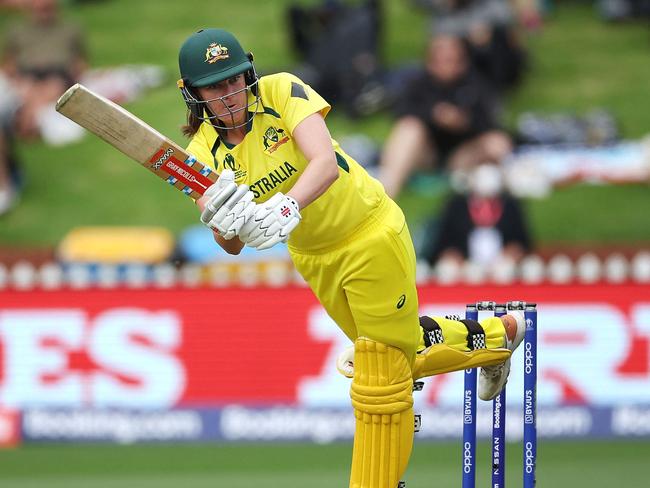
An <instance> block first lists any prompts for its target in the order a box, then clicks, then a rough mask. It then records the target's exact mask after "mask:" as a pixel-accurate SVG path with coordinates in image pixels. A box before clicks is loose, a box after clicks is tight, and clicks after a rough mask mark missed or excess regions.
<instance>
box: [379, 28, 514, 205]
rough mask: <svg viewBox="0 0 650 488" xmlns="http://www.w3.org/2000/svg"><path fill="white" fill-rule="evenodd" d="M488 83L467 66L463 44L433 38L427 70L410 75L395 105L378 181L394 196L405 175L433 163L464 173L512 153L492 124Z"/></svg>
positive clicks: (507, 139) (504, 136)
mask: <svg viewBox="0 0 650 488" xmlns="http://www.w3.org/2000/svg"><path fill="white" fill-rule="evenodd" d="M495 105H496V99H495V96H494V94H493V91H492V90H491V88H490V85H489V84H488V83H486V82H485V81H484V80H483V79H482V78H481V77H480V76H479V75H478V74H477V73H475V72H474V71H473V70H472V69H471V66H470V61H469V59H468V56H467V53H466V50H465V47H464V44H463V42H462V41H461V40H460V39H459V38H456V37H451V36H436V37H434V38H432V39H431V41H430V43H429V49H428V55H427V60H426V69H425V70H422V72H420V73H419V74H418V75H416V76H414V77H413V79H412V81H411V82H410V83H409V84H408V86H407V87H406V89H405V91H404V94H403V98H402V99H401V100H398V101H397V103H396V112H397V116H398V119H397V121H396V123H395V125H394V126H393V129H392V130H391V133H390V134H389V136H388V140H387V141H386V144H385V146H384V150H383V152H382V156H381V160H380V168H379V179H380V180H381V181H382V183H383V184H384V187H385V188H386V192H387V193H388V194H389V195H390V196H391V197H392V198H395V197H396V196H397V195H398V194H399V192H400V190H401V189H402V186H403V185H404V184H405V183H406V181H407V179H408V177H409V176H410V174H411V173H412V172H413V171H414V170H416V169H418V168H422V167H427V166H428V167H432V166H433V165H434V164H438V165H440V166H443V165H444V166H445V167H446V169H448V170H449V171H461V172H462V171H465V172H466V171H468V170H470V169H471V168H472V167H474V166H475V165H477V164H478V163H481V162H483V161H501V160H502V159H503V158H504V157H505V156H507V155H508V154H510V152H511V151H512V142H511V140H510V137H509V136H508V135H507V134H506V133H505V132H503V131H501V130H499V129H498V127H497V123H496V116H495V112H496V107H495Z"/></svg>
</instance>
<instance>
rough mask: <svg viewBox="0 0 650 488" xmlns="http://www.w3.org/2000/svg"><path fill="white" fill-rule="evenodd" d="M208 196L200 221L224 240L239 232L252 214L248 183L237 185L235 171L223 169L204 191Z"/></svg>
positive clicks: (252, 206) (251, 199) (252, 207)
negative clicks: (212, 183)
mask: <svg viewBox="0 0 650 488" xmlns="http://www.w3.org/2000/svg"><path fill="white" fill-rule="evenodd" d="M205 195H208V196H210V197H211V198H210V200H209V201H208V202H207V203H206V205H205V208H204V209H203V212H202V213H201V222H203V223H204V224H205V225H207V226H208V227H210V228H211V229H213V230H215V231H216V232H217V233H218V234H219V235H220V236H222V237H223V238H224V239H226V240H230V239H232V238H233V237H235V236H236V235H238V234H239V231H240V230H241V228H242V227H243V225H244V224H245V223H246V222H247V221H248V220H249V219H250V218H251V217H252V216H253V212H254V210H255V203H254V202H253V198H254V195H253V192H251V191H250V190H249V189H248V185H237V184H236V183H235V173H234V172H233V171H232V170H229V169H226V170H224V171H223V172H222V173H221V175H220V176H219V179H218V180H217V182H216V183H215V184H214V185H212V186H210V188H208V189H207V190H206V192H205Z"/></svg>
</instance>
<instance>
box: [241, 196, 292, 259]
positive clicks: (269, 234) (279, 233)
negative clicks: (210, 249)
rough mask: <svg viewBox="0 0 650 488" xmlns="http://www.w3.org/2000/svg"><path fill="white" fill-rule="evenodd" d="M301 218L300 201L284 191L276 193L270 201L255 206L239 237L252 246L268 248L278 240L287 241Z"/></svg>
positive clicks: (260, 248)
mask: <svg viewBox="0 0 650 488" xmlns="http://www.w3.org/2000/svg"><path fill="white" fill-rule="evenodd" d="M301 218H302V217H301V216H300V211H299V208H298V202H296V200H294V199H293V198H291V197H289V196H287V195H284V194H283V193H276V194H275V195H273V196H272V197H271V198H270V199H269V200H268V201H266V202H264V203H262V204H258V205H256V206H255V213H254V214H253V217H252V218H251V219H250V220H249V221H248V222H247V223H246V224H244V226H243V227H242V228H241V231H240V232H239V238H240V239H241V240H242V241H243V242H244V243H245V244H246V245H248V246H250V247H255V248H257V249H259V250H262V249H268V248H270V247H272V246H274V245H276V244H277V243H278V242H286V241H287V239H288V238H289V234H290V233H291V231H292V230H293V229H295V228H296V226H297V225H298V224H299V223H300V219H301Z"/></svg>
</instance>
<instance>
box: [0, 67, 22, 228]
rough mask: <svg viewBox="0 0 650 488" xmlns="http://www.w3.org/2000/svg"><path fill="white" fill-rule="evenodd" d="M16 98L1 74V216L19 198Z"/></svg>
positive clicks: (7, 81)
mask: <svg viewBox="0 0 650 488" xmlns="http://www.w3.org/2000/svg"><path fill="white" fill-rule="evenodd" d="M16 97H17V95H16V93H14V91H13V89H12V87H11V84H10V83H9V80H8V79H7V78H6V77H4V76H3V75H2V73H0V215H2V214H4V213H6V212H8V211H9V210H10V209H11V207H13V205H14V204H15V203H16V200H17V198H18V186H19V185H18V179H19V178H18V167H17V164H16V160H15V158H14V156H13V152H12V151H11V146H12V131H11V125H12V123H13V119H14V112H15V109H16Z"/></svg>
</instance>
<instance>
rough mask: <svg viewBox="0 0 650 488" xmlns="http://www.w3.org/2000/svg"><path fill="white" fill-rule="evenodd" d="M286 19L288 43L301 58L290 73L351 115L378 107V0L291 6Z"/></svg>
mask: <svg viewBox="0 0 650 488" xmlns="http://www.w3.org/2000/svg"><path fill="white" fill-rule="evenodd" d="M288 22H289V33H290V39H291V43H292V47H293V49H294V51H295V52H296V53H297V55H298V56H299V58H300V60H301V62H302V64H301V65H300V66H299V67H298V68H295V69H294V70H292V71H294V72H295V73H296V74H297V75H298V76H299V77H300V78H302V79H303V80H304V81H305V82H307V83H309V84H310V85H311V86H312V87H313V88H314V89H315V90H316V91H318V92H319V93H320V94H321V95H322V96H323V97H324V98H325V99H327V100H328V101H330V102H331V103H333V104H341V105H342V106H343V108H344V109H345V110H346V111H347V112H348V113H349V114H350V115H365V114H368V113H371V112H373V111H375V110H376V109H378V108H379V107H380V105H381V104H382V103H383V100H384V92H383V90H382V86H381V84H380V75H381V73H380V72H381V65H382V63H381V59H380V44H381V2H380V0H362V1H357V2H351V1H349V0H348V1H345V0H323V1H321V2H319V3H317V4H316V5H310V6H304V5H292V6H290V7H289V10H288Z"/></svg>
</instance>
